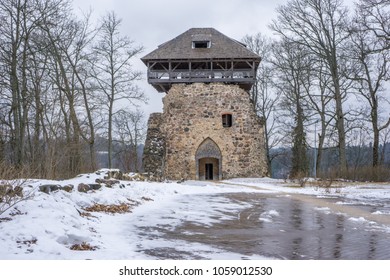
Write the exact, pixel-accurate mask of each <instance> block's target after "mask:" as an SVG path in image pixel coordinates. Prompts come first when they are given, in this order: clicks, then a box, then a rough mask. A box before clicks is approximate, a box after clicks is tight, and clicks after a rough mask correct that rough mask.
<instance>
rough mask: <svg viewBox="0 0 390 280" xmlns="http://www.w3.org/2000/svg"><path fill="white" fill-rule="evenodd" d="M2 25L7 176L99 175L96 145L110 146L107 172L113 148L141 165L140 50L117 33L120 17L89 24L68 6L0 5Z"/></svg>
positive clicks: (11, 0)
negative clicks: (103, 141)
mask: <svg viewBox="0 0 390 280" xmlns="http://www.w3.org/2000/svg"><path fill="white" fill-rule="evenodd" d="M0 23H1V24H0V165H1V166H2V168H11V167H12V168H15V169H17V170H21V171H23V172H25V173H28V175H29V176H40V177H46V178H58V177H62V178H64V177H69V176H74V175H76V174H78V173H79V172H82V171H91V170H95V169H96V168H97V159H96V141H97V138H98V137H104V138H105V139H108V141H107V144H106V145H107V146H106V148H105V151H107V153H106V154H107V158H108V167H112V166H113V164H112V158H113V156H114V152H115V151H114V149H113V143H114V142H115V147H116V150H121V148H120V147H122V149H124V150H125V151H126V152H127V153H126V156H127V157H135V158H133V159H128V158H126V159H123V161H126V162H132V161H134V162H137V161H138V160H137V158H136V157H137V155H138V153H137V147H138V146H139V144H141V143H142V141H143V134H144V117H143V114H142V112H140V111H138V110H136V109H135V108H136V106H135V105H136V104H137V103H139V102H145V101H146V100H145V96H144V93H143V92H142V91H141V90H140V89H139V88H138V87H137V86H136V83H135V82H136V81H137V80H138V79H140V77H141V73H140V72H138V71H136V70H134V69H133V68H132V65H131V62H132V60H133V58H134V57H135V56H136V55H138V54H139V53H140V52H141V51H142V46H138V45H137V44H136V43H134V42H133V41H131V40H130V39H129V38H128V37H126V36H123V35H122V34H121V33H120V25H121V20H120V19H119V18H118V17H117V16H116V15H115V13H113V12H109V13H107V14H106V15H105V16H103V17H102V18H101V19H100V20H99V21H98V22H97V23H96V24H91V16H90V14H85V15H84V16H83V17H80V16H76V15H75V14H74V13H73V12H72V3H71V1H69V0H1V1H0ZM114 135H115V137H114ZM120 155H122V154H120ZM131 164H132V163H131ZM131 164H130V163H129V167H128V168H127V169H131V168H132V167H130V165H131ZM133 166H134V164H133ZM135 166H138V165H135ZM134 168H137V167H134Z"/></svg>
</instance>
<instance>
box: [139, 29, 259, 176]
mask: <svg viewBox="0 0 390 280" xmlns="http://www.w3.org/2000/svg"><path fill="white" fill-rule="evenodd" d="M142 61H143V62H144V63H145V64H146V65H147V67H148V73H147V75H148V82H149V83H150V84H151V85H152V86H153V87H154V88H155V89H156V90H157V91H159V92H165V93H166V96H165V97H164V99H163V103H164V108H163V113H154V114H152V115H151V116H150V118H149V122H148V133H147V139H146V142H145V149H144V169H145V171H146V172H149V173H152V174H154V175H155V176H158V177H164V178H168V179H198V180H220V179H227V178H233V177H261V176H265V175H267V164H266V156H265V148H264V130H263V124H262V122H261V120H260V118H259V117H258V116H257V115H256V113H255V111H254V108H253V104H252V101H251V99H250V95H249V90H250V89H251V87H252V85H253V84H254V82H255V79H256V70H257V67H258V65H259V63H260V57H259V56H257V55H256V54H254V53H253V52H251V51H250V50H248V49H247V48H246V46H245V45H244V44H241V43H240V42H238V41H236V40H233V39H231V38H229V37H227V36H225V35H223V34H222V33H220V32H218V31H217V30H215V29H213V28H192V29H190V30H188V31H186V32H184V33H183V34H181V35H179V36H178V37H176V38H174V39H172V40H170V41H168V42H166V43H164V44H162V45H160V46H159V47H158V48H157V49H156V50H154V51H153V52H151V53H149V54H147V55H146V56H144V57H143V58H142Z"/></svg>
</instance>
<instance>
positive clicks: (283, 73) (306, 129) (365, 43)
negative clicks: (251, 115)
mask: <svg viewBox="0 0 390 280" xmlns="http://www.w3.org/2000/svg"><path fill="white" fill-rule="evenodd" d="M277 13H278V16H277V18H276V19H275V20H274V21H273V22H272V23H271V24H270V26H269V27H270V29H271V30H272V31H273V33H274V34H275V37H273V38H269V37H266V36H264V35H262V34H255V35H247V36H246V37H245V38H244V40H243V41H244V42H245V43H246V44H247V46H248V47H250V48H251V49H252V50H253V51H254V52H256V53H258V54H259V55H260V56H261V57H262V63H261V64H260V67H259V70H258V81H257V84H256V86H255V87H254V88H253V90H252V92H251V94H252V98H253V100H254V104H255V106H256V109H257V111H258V114H259V115H260V116H261V117H263V118H264V119H265V120H266V127H265V128H266V135H265V136H266V137H265V139H266V148H267V157H268V163H269V168H270V171H272V170H271V166H272V162H273V160H274V159H275V158H276V157H278V156H280V155H285V152H281V151H282V150H283V149H279V150H277V149H276V150H275V149H274V148H275V147H281V146H289V147H291V153H289V154H290V157H289V158H290V162H291V163H290V164H289V171H288V176H290V177H302V176H308V175H315V176H330V174H332V176H339V177H348V176H349V175H350V173H351V170H357V168H356V166H365V167H367V166H369V167H370V168H371V169H372V170H376V169H381V170H387V169H384V168H383V165H384V164H385V162H388V161H385V145H386V143H387V142H388V140H389V135H390V134H389V133H390V129H389V125H390V118H389V113H390V110H389V108H390V107H389V100H388V96H389V88H390V86H389V82H388V81H389V78H390V69H389V65H390V1H388V0H360V1H359V2H358V3H357V4H355V6H354V8H347V7H346V6H345V5H344V3H343V1H341V0H291V1H289V2H288V3H287V4H285V5H283V6H280V7H279V8H278V9H277ZM365 146H370V149H371V152H370V153H369V158H367V157H361V158H360V160H361V162H362V163H363V162H364V164H363V165H361V164H356V163H354V164H353V163H352V161H351V158H352V157H353V155H348V153H349V152H351V151H353V150H354V149H353V147H365ZM271 150H272V151H273V152H271ZM278 151H279V152H278ZM313 153H314V154H315V156H314V154H313ZM310 155H313V157H314V158H312V161H311V162H310V159H309V157H310ZM331 157H332V158H335V159H336V161H334V160H330V159H331ZM330 162H332V164H329V163H330ZM313 164H314V165H313ZM312 166H315V167H314V168H313V167H312ZM313 169H314V170H313ZM357 172H359V171H357ZM387 173H388V172H387Z"/></svg>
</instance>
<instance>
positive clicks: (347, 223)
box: [138, 192, 390, 260]
mask: <svg viewBox="0 0 390 280" xmlns="http://www.w3.org/2000/svg"><path fill="white" fill-rule="evenodd" d="M339 200H340V198H332V197H330V198H323V197H316V196H310V195H301V194H285V193H258V192H254V193H227V194H214V195H199V196H187V197H181V198H179V199H178V201H177V202H176V204H175V206H174V210H173V209H172V210H171V212H169V211H166V212H159V213H150V214H149V215H157V216H158V215H160V216H161V219H157V220H158V222H156V223H155V224H151V225H147V226H142V227H139V228H138V230H139V233H140V234H141V235H142V237H143V239H144V240H145V239H146V240H154V241H155V242H154V243H153V245H152V246H150V245H146V244H149V243H147V242H143V243H142V242H141V243H142V244H140V248H141V249H140V252H143V253H146V254H147V255H149V256H150V257H152V258H158V259H209V258H213V259H225V258H240V259H255V258H258V257H266V258H276V259H363V260H366V259H390V231H389V226H390V219H389V215H374V214H372V213H373V212H374V210H376V209H378V205H377V204H376V205H373V206H370V205H364V206H363V205H359V204H357V203H356V204H349V205H346V204H337V203H336V202H338V201H339ZM386 207H387V206H386ZM169 213H172V214H171V215H170V214H169ZM172 225H174V226H172ZM197 248H202V249H199V250H198V249H197ZM213 251H218V252H221V251H223V252H226V254H219V255H218V254H217V255H216V254H213ZM229 253H230V254H231V255H230V256H229Z"/></svg>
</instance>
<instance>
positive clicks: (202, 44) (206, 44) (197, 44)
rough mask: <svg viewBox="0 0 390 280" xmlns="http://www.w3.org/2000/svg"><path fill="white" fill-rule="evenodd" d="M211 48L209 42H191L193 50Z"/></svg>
mask: <svg viewBox="0 0 390 280" xmlns="http://www.w3.org/2000/svg"><path fill="white" fill-rule="evenodd" d="M210 46H211V42H210V41H192V48H193V49H208V48H210Z"/></svg>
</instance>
